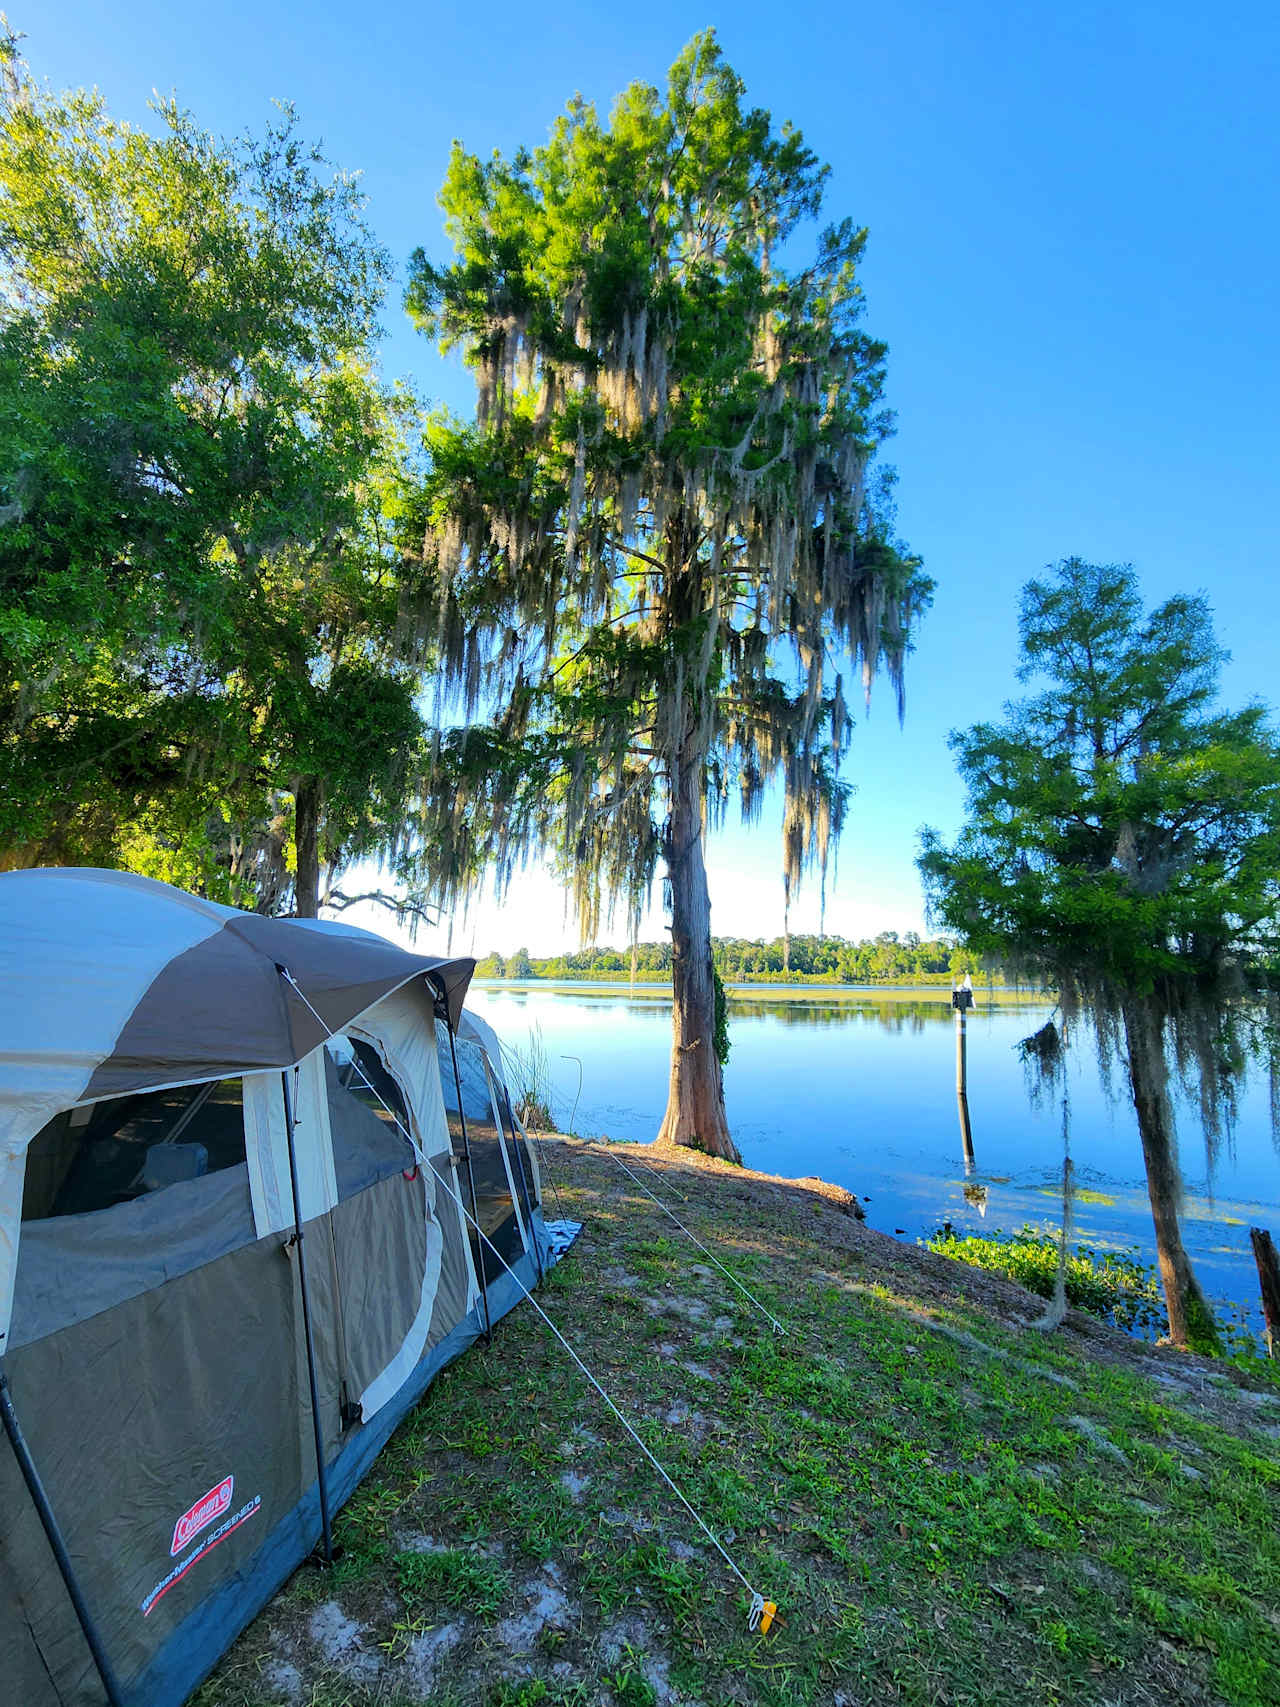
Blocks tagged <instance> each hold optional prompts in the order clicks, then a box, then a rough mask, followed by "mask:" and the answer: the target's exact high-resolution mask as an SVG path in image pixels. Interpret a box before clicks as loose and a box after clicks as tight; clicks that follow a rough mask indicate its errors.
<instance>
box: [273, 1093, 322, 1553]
mask: <svg viewBox="0 0 1280 1707" xmlns="http://www.w3.org/2000/svg"><path fill="white" fill-rule="evenodd" d="M280 1083H281V1085H282V1086H283V1087H284V1130H285V1137H286V1139H287V1142H288V1146H289V1185H290V1187H291V1189H292V1191H293V1238H292V1239H291V1240H290V1243H291V1244H295V1245H296V1246H297V1247H298V1284H299V1287H300V1288H301V1291H302V1332H303V1335H304V1337H305V1339H306V1342H307V1379H308V1381H310V1383H311V1423H312V1428H313V1430H314V1432H315V1437H316V1486H317V1488H318V1489H319V1491H320V1531H321V1537H322V1541H323V1545H324V1562H325V1564H326V1565H331V1564H332V1563H333V1532H332V1530H331V1529H330V1527H329V1481H328V1477H327V1475H326V1472H325V1467H324V1428H323V1426H322V1424H321V1421H320V1390H319V1386H318V1384H317V1382H316V1346H315V1340H314V1338H313V1337H312V1333H311V1298H310V1295H309V1293H308V1291H307V1259H306V1256H305V1254H304V1252H303V1248H302V1199H301V1197H300V1196H299V1193H298V1155H297V1151H296V1150H295V1148H294V1142H293V1127H294V1114H293V1092H292V1091H291V1090H290V1089H289V1069H288V1068H287V1067H286V1068H285V1070H284V1072H283V1073H281V1075H280Z"/></svg>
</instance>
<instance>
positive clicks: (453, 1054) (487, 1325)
mask: <svg viewBox="0 0 1280 1707" xmlns="http://www.w3.org/2000/svg"><path fill="white" fill-rule="evenodd" d="M444 1023H445V1025H446V1027H447V1028H448V1031H449V1059H450V1060H451V1061H452V1062H453V1084H454V1089H455V1090H456V1091H457V1093H458V1124H459V1125H460V1126H461V1127H462V1153H463V1155H464V1156H465V1157H466V1159H467V1184H468V1185H469V1186H470V1188H471V1212H472V1216H473V1218H474V1220H475V1223H476V1226H477V1227H479V1225H480V1204H479V1202H478V1201H477V1199H476V1173H475V1169H474V1168H473V1167H472V1165H471V1140H470V1138H468V1136H467V1116H466V1111H465V1110H464V1109H463V1106H462V1077H461V1075H460V1074H459V1072H458V1051H457V1047H456V1046H455V1043H454V1036H453V1018H452V1016H451V1015H450V1013H449V1011H448V1009H447V1008H446V1009H445V1015H444ZM476 1250H477V1251H478V1253H479V1256H480V1261H479V1264H478V1267H479V1269H480V1296H481V1297H482V1298H483V1299H484V1343H485V1344H486V1345H492V1344H493V1323H492V1322H491V1321H490V1319H489V1283H488V1281H487V1280H486V1279H485V1276H484V1247H483V1245H482V1244H481V1243H480V1241H479V1240H477V1241H476Z"/></svg>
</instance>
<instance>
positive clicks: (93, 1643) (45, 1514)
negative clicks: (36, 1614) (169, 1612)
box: [0, 1362, 124, 1707]
mask: <svg viewBox="0 0 1280 1707" xmlns="http://www.w3.org/2000/svg"><path fill="white" fill-rule="evenodd" d="M0 1414H2V1415H3V1417H4V1431H5V1433H6V1434H7V1435H8V1436H9V1444H10V1445H11V1446H12V1447H13V1455H14V1457H15V1458H16V1459H17V1460H18V1468H19V1469H20V1470H21V1471H22V1479H23V1481H25V1482H26V1484H27V1492H28V1493H29V1494H30V1495H31V1503H32V1504H33V1505H34V1506H35V1508H36V1514H37V1516H38V1517H39V1519H40V1524H41V1527H42V1528H43V1530H44V1532H45V1536H46V1538H47V1540H48V1542H49V1549H50V1551H51V1552H52V1554H53V1557H54V1562H55V1563H56V1565H57V1567H58V1570H59V1572H60V1573H61V1576H62V1580H63V1582H64V1583H65V1584H66V1588H67V1594H68V1595H69V1596H70V1599H71V1605H72V1607H73V1609H74V1611H75V1615H76V1618H77V1620H78V1622H79V1625H80V1628H81V1630H83V1631H84V1639H85V1641H86V1642H87V1643H88V1644H89V1652H90V1653H91V1654H92V1656H93V1663H94V1665H95V1666H96V1667H97V1671H98V1676H99V1677H100V1678H101V1679H102V1687H103V1689H104V1690H105V1691H106V1695H107V1700H108V1701H109V1702H110V1704H111V1707H124V1696H123V1695H122V1694H121V1693H120V1685H119V1683H118V1682H117V1680H116V1674H115V1672H114V1671H113V1670H112V1667H111V1661H110V1660H109V1659H108V1658H107V1653H106V1649H105V1648H104V1647H103V1645H102V1637H101V1636H100V1635H99V1634H98V1627H97V1625H96V1624H95V1623H94V1621H93V1616H92V1614H91V1613H90V1611H89V1608H88V1606H86V1604H85V1599H84V1595H83V1594H82V1593H81V1592H80V1584H79V1582H78V1580H77V1578H76V1573H75V1569H74V1567H73V1566H72V1563H71V1555H70V1554H69V1553H68V1552H67V1546H66V1542H65V1541H64V1540H63V1539H62V1531H61V1530H60V1529H59V1528H58V1520H57V1518H56V1517H55V1516H54V1515H53V1507H52V1506H51V1505H50V1504H49V1496H48V1494H46V1493H45V1491H44V1483H43V1482H42V1481H41V1480H40V1472H39V1471H38V1470H37V1469H36V1466H35V1461H34V1459H33V1458H32V1456H31V1450H30V1448H29V1447H28V1445H27V1442H26V1439H25V1437H24V1435H23V1433H22V1428H21V1425H20V1424H19V1422H18V1413H17V1412H16V1411H15V1410H14V1408H13V1395H12V1394H11V1392H10V1390H9V1377H8V1375H7V1373H6V1372H5V1367H4V1364H3V1362H0Z"/></svg>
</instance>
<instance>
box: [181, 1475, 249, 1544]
mask: <svg viewBox="0 0 1280 1707" xmlns="http://www.w3.org/2000/svg"><path fill="white" fill-rule="evenodd" d="M235 1485H236V1479H235V1477H234V1476H228V1477H227V1478H226V1479H225V1480H224V1481H221V1482H219V1483H218V1485H217V1487H216V1488H210V1489H209V1492H208V1493H207V1494H203V1495H201V1497H200V1498H199V1499H198V1500H197V1501H196V1503H195V1504H194V1505H193V1506H192V1508H191V1510H190V1511H184V1512H183V1514H182V1516H181V1517H180V1518H179V1519H178V1521H177V1523H175V1524H174V1526H173V1545H172V1547H170V1549H169V1557H170V1558H177V1556H178V1554H179V1553H181V1551H182V1549H183V1548H184V1547H188V1546H190V1544H191V1543H192V1542H193V1541H194V1540H195V1538H196V1536H197V1535H199V1533H200V1531H201V1530H202V1529H207V1528H208V1527H209V1525H210V1524H211V1523H213V1522H215V1521H216V1520H217V1519H218V1518H220V1517H221V1516H222V1514H223V1512H224V1511H230V1510H231V1494H232V1491H233V1489H234V1488H235Z"/></svg>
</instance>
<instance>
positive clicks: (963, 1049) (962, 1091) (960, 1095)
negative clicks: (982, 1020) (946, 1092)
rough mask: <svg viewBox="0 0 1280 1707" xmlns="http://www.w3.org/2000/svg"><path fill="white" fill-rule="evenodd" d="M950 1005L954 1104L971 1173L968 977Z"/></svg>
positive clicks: (970, 996)
mask: <svg viewBox="0 0 1280 1707" xmlns="http://www.w3.org/2000/svg"><path fill="white" fill-rule="evenodd" d="M951 1006H952V1007H953V1008H954V1009H955V1013H956V1106H957V1107H958V1109H959V1111H960V1142H961V1144H962V1145H963V1146H964V1171H965V1173H966V1174H971V1173H972V1172H973V1170H974V1167H975V1166H976V1162H975V1160H974V1154H973V1128H972V1126H971V1125H970V1124H969V1049H968V1039H967V1037H966V1035H965V1019H966V1015H967V1014H968V1012H969V1009H970V1008H971V1007H972V1006H973V989H972V987H971V986H970V984H969V982H968V979H966V980H965V982H964V984H963V985H962V986H961V987H960V988H959V989H958V990H953V991H952V992H951Z"/></svg>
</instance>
